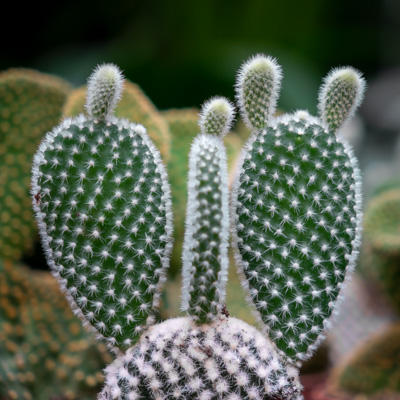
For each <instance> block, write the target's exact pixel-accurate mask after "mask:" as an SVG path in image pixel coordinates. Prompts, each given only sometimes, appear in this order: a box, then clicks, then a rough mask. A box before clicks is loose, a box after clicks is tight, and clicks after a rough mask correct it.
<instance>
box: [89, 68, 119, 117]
mask: <svg viewBox="0 0 400 400" xmlns="http://www.w3.org/2000/svg"><path fill="white" fill-rule="evenodd" d="M123 82H124V80H123V77H122V73H121V71H120V70H119V68H118V67H116V66H115V65H113V64H103V65H99V66H98V67H97V68H96V69H95V71H94V72H93V73H92V75H91V76H90V77H89V79H88V91H87V100H86V110H87V112H88V114H89V116H90V117H91V118H93V119H95V120H98V121H102V120H105V119H107V117H109V116H111V115H112V114H113V112H114V109H115V107H116V105H117V103H118V101H119V99H120V98H121V93H122V89H123Z"/></svg>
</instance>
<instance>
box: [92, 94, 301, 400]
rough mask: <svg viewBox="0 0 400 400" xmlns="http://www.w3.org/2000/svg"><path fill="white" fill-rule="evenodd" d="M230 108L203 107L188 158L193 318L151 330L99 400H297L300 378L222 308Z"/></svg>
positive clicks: (186, 270) (115, 369) (188, 294)
mask: <svg viewBox="0 0 400 400" xmlns="http://www.w3.org/2000/svg"><path fill="white" fill-rule="evenodd" d="M232 116H233V108H232V106H231V105H230V104H229V102H227V101H226V100H224V99H222V98H216V99H212V100H211V101H210V102H208V103H206V104H205V106H204V107H203V110H202V114H201V117H200V126H201V133H200V134H199V135H198V136H197V137H196V138H195V140H194V142H193V144H192V148H191V151H190V156H189V178H188V188H189V200H188V209H187V217H186V233H185V240H184V251H183V294H182V308H183V310H184V311H186V312H187V314H188V317H186V318H176V319H170V320H167V321H165V322H163V323H162V324H159V325H156V326H153V327H152V328H150V329H149V330H148V331H147V332H146V334H145V335H143V336H142V338H141V340H140V342H139V343H138V344H137V345H136V346H134V347H132V348H131V349H129V350H128V351H127V352H126V355H124V356H121V357H119V358H118V359H117V360H116V361H115V362H114V363H113V364H112V365H110V366H109V367H108V368H107V370H106V386H105V388H104V390H103V392H102V394H101V395H100V397H99V399H101V400H106V399H107V400H111V399H124V400H125V399H139V398H149V399H186V400H187V399H193V400H194V399H201V400H211V399H229V400H240V399H244V398H252V399H261V398H264V399H271V400H272V399H281V398H284V399H288V400H291V399H298V398H300V397H299V396H300V394H299V389H300V384H299V383H298V380H296V371H295V370H294V369H292V368H291V367H287V366H286V365H285V364H284V363H283V362H282V360H281V358H280V357H279V355H278V353H277V351H276V350H275V348H274V346H273V344H272V343H271V342H270V341H269V340H268V339H267V338H265V337H264V336H263V335H262V334H261V333H260V332H258V331H257V330H256V329H255V328H253V327H251V326H249V325H247V324H246V323H244V322H243V321H240V320H237V319H235V318H228V317H227V313H226V310H225V309H224V308H225V307H224V298H225V284H226V279H227V269H228V254H227V248H228V235H229V207H228V179H227V167H226V154H225V148H224V145H223V142H222V136H223V135H224V134H225V133H226V132H227V131H228V130H229V126H230V123H231V121H232Z"/></svg>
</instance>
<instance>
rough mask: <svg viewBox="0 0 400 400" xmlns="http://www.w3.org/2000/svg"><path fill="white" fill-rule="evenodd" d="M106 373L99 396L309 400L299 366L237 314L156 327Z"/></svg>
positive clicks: (118, 398) (117, 398)
mask: <svg viewBox="0 0 400 400" xmlns="http://www.w3.org/2000/svg"><path fill="white" fill-rule="evenodd" d="M259 355H261V356H259ZM238 368H239V369H238ZM201 371H205V373H202V372H201ZM105 375H106V376H105V382H106V383H105V387H104V389H103V392H102V394H101V395H100V397H99V398H100V399H104V400H106V399H115V400H122V399H126V398H129V397H127V396H128V394H129V395H131V394H132V396H134V397H133V398H140V397H141V396H143V395H144V394H145V393H146V394H147V393H148V394H147V396H150V397H151V398H152V399H165V398H174V396H176V395H177V394H182V393H185V394H186V396H187V397H189V398H199V399H211V398H214V397H218V396H221V395H223V396H224V398H227V399H239V398H254V399H261V398H265V397H266V396H267V397H275V396H276V397H277V398H279V397H278V396H282V397H283V398H285V399H288V400H301V399H303V397H302V395H301V385H300V382H299V377H298V369H296V368H294V367H293V366H290V365H287V364H286V363H285V362H284V361H283V359H282V358H281V357H280V355H279V354H278V352H277V351H276V349H275V346H274V344H273V343H272V342H271V341H270V340H269V339H268V338H267V337H265V336H264V335H262V334H261V333H260V332H259V331H257V330H256V329H255V328H254V327H252V326H250V325H248V324H246V323H245V322H243V321H241V320H238V319H236V318H221V319H219V320H217V321H215V322H214V323H211V324H203V325H200V326H197V325H195V324H194V323H193V321H192V320H191V318H174V319H170V320H167V321H165V322H163V323H161V324H158V325H155V326H153V327H151V328H150V329H148V330H147V332H146V335H143V336H142V337H141V339H140V342H139V343H138V344H137V345H136V346H134V347H132V348H130V349H129V350H127V352H126V354H124V355H122V356H120V357H118V358H117V359H116V360H115V361H114V363H113V364H111V365H110V366H108V367H107V369H106V371H105ZM255 380H256V381H259V382H260V385H259V386H256V385H254V381H255ZM158 382H162V383H163V384H157V383H158ZM118 389H119V390H120V392H118ZM113 390H115V391H116V392H115V393H118V395H117V396H115V397H112V393H113ZM178 397H180V396H178Z"/></svg>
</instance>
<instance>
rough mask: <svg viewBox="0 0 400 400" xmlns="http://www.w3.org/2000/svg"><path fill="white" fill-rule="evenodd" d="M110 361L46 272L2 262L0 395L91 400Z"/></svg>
mask: <svg viewBox="0 0 400 400" xmlns="http://www.w3.org/2000/svg"><path fill="white" fill-rule="evenodd" d="M110 360H111V356H110V354H109V353H108V352H107V351H106V347H105V345H104V344H103V343H96V342H95V341H94V340H93V338H92V337H90V335H88V333H87V332H86V331H85V330H84V329H83V327H82V326H81V324H80V323H79V320H78V319H77V318H76V316H74V315H73V313H72V312H71V310H70V308H69V305H68V304H67V302H66V301H65V300H64V299H63V298H62V297H61V296H60V292H59V289H58V287H57V284H56V282H55V281H54V279H53V278H52V277H51V275H50V274H49V273H47V272H44V271H30V270H29V268H27V267H25V266H23V265H21V264H17V263H15V262H13V261H11V260H6V261H0V398H3V397H2V396H8V397H6V398H10V399H14V400H16V399H18V400H19V399H25V400H28V399H35V400H48V399H49V398H50V397H51V396H53V395H60V396H66V398H68V399H77V398H79V399H87V400H89V399H90V398H92V397H93V395H94V394H95V393H96V392H97V391H98V390H99V387H100V386H101V384H102V383H103V377H102V374H101V369H102V368H104V366H105V365H106V364H107V363H108V362H110Z"/></svg>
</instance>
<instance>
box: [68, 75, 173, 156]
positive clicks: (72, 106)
mask: <svg viewBox="0 0 400 400" xmlns="http://www.w3.org/2000/svg"><path fill="white" fill-rule="evenodd" d="M86 94H87V89H86V87H81V88H78V89H75V90H74V91H72V92H71V94H70V95H69V96H68V98H67V100H66V102H65V104H64V107H63V115H64V116H66V117H74V116H77V115H79V114H81V113H83V112H84V110H85V99H86ZM115 115H116V116H117V117H120V118H127V119H129V120H131V121H135V122H136V123H139V124H142V125H143V126H145V127H146V129H147V133H148V135H149V136H150V139H152V140H153V141H154V143H155V145H156V146H157V147H158V148H159V149H160V152H161V156H162V158H163V160H164V161H165V162H168V161H169V159H170V152H171V143H170V142H171V137H170V133H169V129H168V124H167V123H166V122H165V121H164V119H163V117H162V115H161V114H160V112H159V111H158V110H157V109H156V107H155V106H154V104H153V103H152V102H151V101H150V100H149V99H148V97H147V96H146V95H145V94H144V93H143V91H142V90H141V89H140V88H139V86H137V85H136V84H135V83H132V82H129V81H125V83H124V92H123V94H122V97H121V99H120V100H119V102H118V104H117V105H116V108H115Z"/></svg>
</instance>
